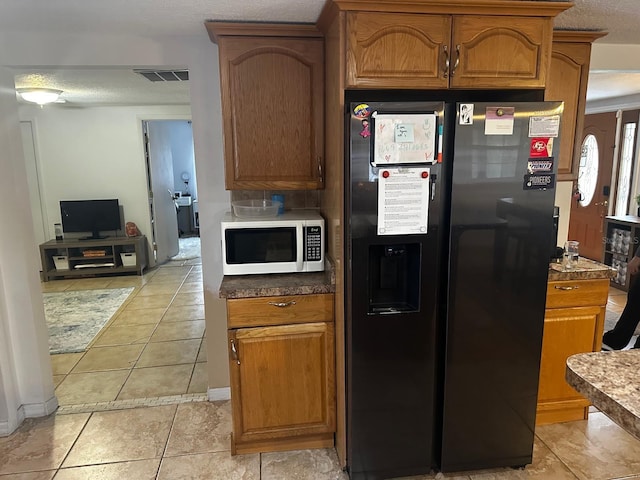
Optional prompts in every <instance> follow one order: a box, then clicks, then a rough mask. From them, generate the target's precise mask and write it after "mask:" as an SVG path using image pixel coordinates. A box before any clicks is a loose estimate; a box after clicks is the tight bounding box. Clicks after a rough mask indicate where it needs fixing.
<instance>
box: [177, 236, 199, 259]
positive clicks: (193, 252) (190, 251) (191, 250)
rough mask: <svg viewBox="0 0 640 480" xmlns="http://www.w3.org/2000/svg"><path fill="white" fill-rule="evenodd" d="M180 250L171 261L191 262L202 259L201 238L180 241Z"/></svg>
mask: <svg viewBox="0 0 640 480" xmlns="http://www.w3.org/2000/svg"><path fill="white" fill-rule="evenodd" d="M179 243H180V250H179V251H178V254H177V255H176V256H174V257H171V260H191V259H194V258H198V257H200V237H184V238H180V239H179Z"/></svg>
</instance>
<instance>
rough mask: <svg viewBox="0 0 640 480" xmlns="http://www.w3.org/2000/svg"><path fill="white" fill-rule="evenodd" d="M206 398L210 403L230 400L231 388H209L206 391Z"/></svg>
mask: <svg viewBox="0 0 640 480" xmlns="http://www.w3.org/2000/svg"><path fill="white" fill-rule="evenodd" d="M207 398H208V399H209V401H210V402H215V401H218V400H231V387H223V388H210V389H209V390H207Z"/></svg>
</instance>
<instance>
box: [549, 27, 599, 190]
mask: <svg viewBox="0 0 640 480" xmlns="http://www.w3.org/2000/svg"><path fill="white" fill-rule="evenodd" d="M603 35H604V33H602V32H577V31H558V32H554V33H553V49H552V54H551V67H550V68H549V75H548V79H547V86H546V88H545V91H544V98H545V100H552V101H558V100H562V101H564V114H563V116H562V123H561V125H560V139H561V140H562V141H561V142H560V154H559V155H558V158H557V163H558V180H573V179H575V178H576V176H577V175H578V161H579V159H580V148H581V146H582V145H581V144H582V130H583V125H584V109H585V104H586V97H587V83H588V81H589V61H590V57H591V44H592V42H593V41H594V40H596V39H597V38H599V37H601V36H603Z"/></svg>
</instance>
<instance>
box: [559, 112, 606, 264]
mask: <svg viewBox="0 0 640 480" xmlns="http://www.w3.org/2000/svg"><path fill="white" fill-rule="evenodd" d="M615 128H616V117H615V113H598V114H593V115H587V116H586V117H585V126H584V131H583V137H582V138H583V140H582V150H581V155H580V166H579V168H578V181H577V185H576V187H577V188H576V191H575V195H574V197H573V200H572V203H571V217H570V220H569V239H570V240H577V241H579V242H580V255H581V256H583V257H586V258H590V259H592V260H597V261H602V254H603V237H604V236H605V235H604V233H603V231H604V218H605V217H606V216H607V215H608V208H609V193H610V182H611V171H612V168H613V151H614V145H615Z"/></svg>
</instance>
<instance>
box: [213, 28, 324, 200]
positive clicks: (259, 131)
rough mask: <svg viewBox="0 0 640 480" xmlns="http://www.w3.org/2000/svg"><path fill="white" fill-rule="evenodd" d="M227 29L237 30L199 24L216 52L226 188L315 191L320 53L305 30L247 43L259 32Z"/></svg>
mask: <svg viewBox="0 0 640 480" xmlns="http://www.w3.org/2000/svg"><path fill="white" fill-rule="evenodd" d="M211 23H215V22H211ZM229 25H234V26H236V27H237V24H225V23H222V24H220V25H219V26H211V27H210V24H207V28H208V29H209V28H210V35H211V36H212V39H215V41H216V42H217V43H218V46H219V56H220V87H221V96H222V115H223V126H224V154H225V185H226V188H227V189H228V190H269V189H271V190H305V189H318V188H323V171H322V167H323V163H322V162H323V151H324V133H323V132H324V45H323V39H322V38H321V36H320V34H319V32H317V30H315V29H313V27H311V26H308V25H306V26H299V27H306V30H305V29H302V28H300V29H296V30H293V31H291V28H292V27H291V26H289V25H285V26H282V28H281V29H274V30H268V31H266V32H264V31H262V30H261V31H259V35H256V34H253V35H252V34H251V33H252V32H253V29H259V28H261V29H264V28H265V26H264V25H262V24H258V26H253V25H248V26H246V28H241V29H239V30H238V29H233V28H232V27H230V26H229ZM212 31H215V33H212ZM230 32H231V33H230ZM301 34H303V35H301ZM304 35H306V36H304ZM314 35H315V36H314Z"/></svg>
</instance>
